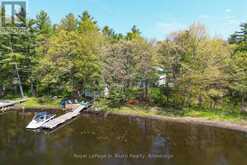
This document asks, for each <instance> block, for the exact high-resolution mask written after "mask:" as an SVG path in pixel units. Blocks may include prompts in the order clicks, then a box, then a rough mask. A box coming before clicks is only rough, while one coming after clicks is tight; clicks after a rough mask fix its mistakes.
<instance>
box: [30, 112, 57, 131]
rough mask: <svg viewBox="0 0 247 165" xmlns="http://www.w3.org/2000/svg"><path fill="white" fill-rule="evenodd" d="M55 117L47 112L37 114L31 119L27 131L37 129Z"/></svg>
mask: <svg viewBox="0 0 247 165" xmlns="http://www.w3.org/2000/svg"><path fill="white" fill-rule="evenodd" d="M55 116H56V115H55V114H50V113H47V112H38V113H36V114H35V116H34V117H33V119H32V121H31V122H30V123H29V124H28V125H27V126H26V128H27V129H37V128H39V127H41V126H42V125H43V124H45V123H46V122H48V121H50V120H51V119H53V118H54V117H55Z"/></svg>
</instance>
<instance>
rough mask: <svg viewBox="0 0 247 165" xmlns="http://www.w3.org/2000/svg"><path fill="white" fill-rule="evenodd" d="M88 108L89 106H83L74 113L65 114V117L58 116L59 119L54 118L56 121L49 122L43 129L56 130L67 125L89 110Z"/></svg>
mask: <svg viewBox="0 0 247 165" xmlns="http://www.w3.org/2000/svg"><path fill="white" fill-rule="evenodd" d="M87 108H88V106H85V105H81V106H79V107H78V108H76V109H75V110H73V111H72V112H68V113H65V114H64V115H61V116H58V117H57V118H54V119H52V120H50V121H48V122H47V123H45V124H44V125H42V126H41V128H43V129H49V130H52V129H55V128H57V127H58V126H59V125H61V124H63V123H65V122H67V121H70V120H71V119H73V118H75V117H77V116H79V115H80V112H81V111H82V110H85V109H87Z"/></svg>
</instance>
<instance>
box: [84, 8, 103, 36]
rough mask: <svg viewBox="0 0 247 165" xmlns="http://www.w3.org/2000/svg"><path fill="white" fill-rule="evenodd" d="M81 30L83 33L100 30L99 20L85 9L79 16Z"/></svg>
mask: <svg viewBox="0 0 247 165" xmlns="http://www.w3.org/2000/svg"><path fill="white" fill-rule="evenodd" d="M79 18H80V20H79V32H81V33H90V32H99V28H98V26H97V22H96V21H95V20H94V18H93V17H91V15H90V14H89V13H88V11H84V12H83V13H82V15H81V16H79Z"/></svg>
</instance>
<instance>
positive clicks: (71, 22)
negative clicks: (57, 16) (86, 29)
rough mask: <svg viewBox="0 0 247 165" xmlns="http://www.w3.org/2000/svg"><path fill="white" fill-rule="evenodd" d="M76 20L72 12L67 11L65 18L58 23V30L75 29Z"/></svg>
mask: <svg viewBox="0 0 247 165" xmlns="http://www.w3.org/2000/svg"><path fill="white" fill-rule="evenodd" d="M77 25H78V22H77V19H76V17H75V16H74V14H72V13H69V14H68V15H67V16H65V18H63V19H62V20H61V23H60V24H59V25H58V27H57V29H58V30H65V31H69V32H71V31H76V30H77V28H78V26H77Z"/></svg>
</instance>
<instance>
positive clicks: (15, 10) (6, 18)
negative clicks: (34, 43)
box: [0, 0, 27, 33]
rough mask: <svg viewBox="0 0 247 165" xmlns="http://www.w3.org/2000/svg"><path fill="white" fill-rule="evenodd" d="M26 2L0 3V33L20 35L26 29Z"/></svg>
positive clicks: (9, 0) (9, 1)
mask: <svg viewBox="0 0 247 165" xmlns="http://www.w3.org/2000/svg"><path fill="white" fill-rule="evenodd" d="M0 1H1V0H0ZM26 9H27V2H26V1H11V0H8V1H4V0H2V1H1V10H0V16H1V20H0V21H1V24H0V27H1V29H0V33H22V32H24V31H25V29H26V17H27V10H26Z"/></svg>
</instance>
